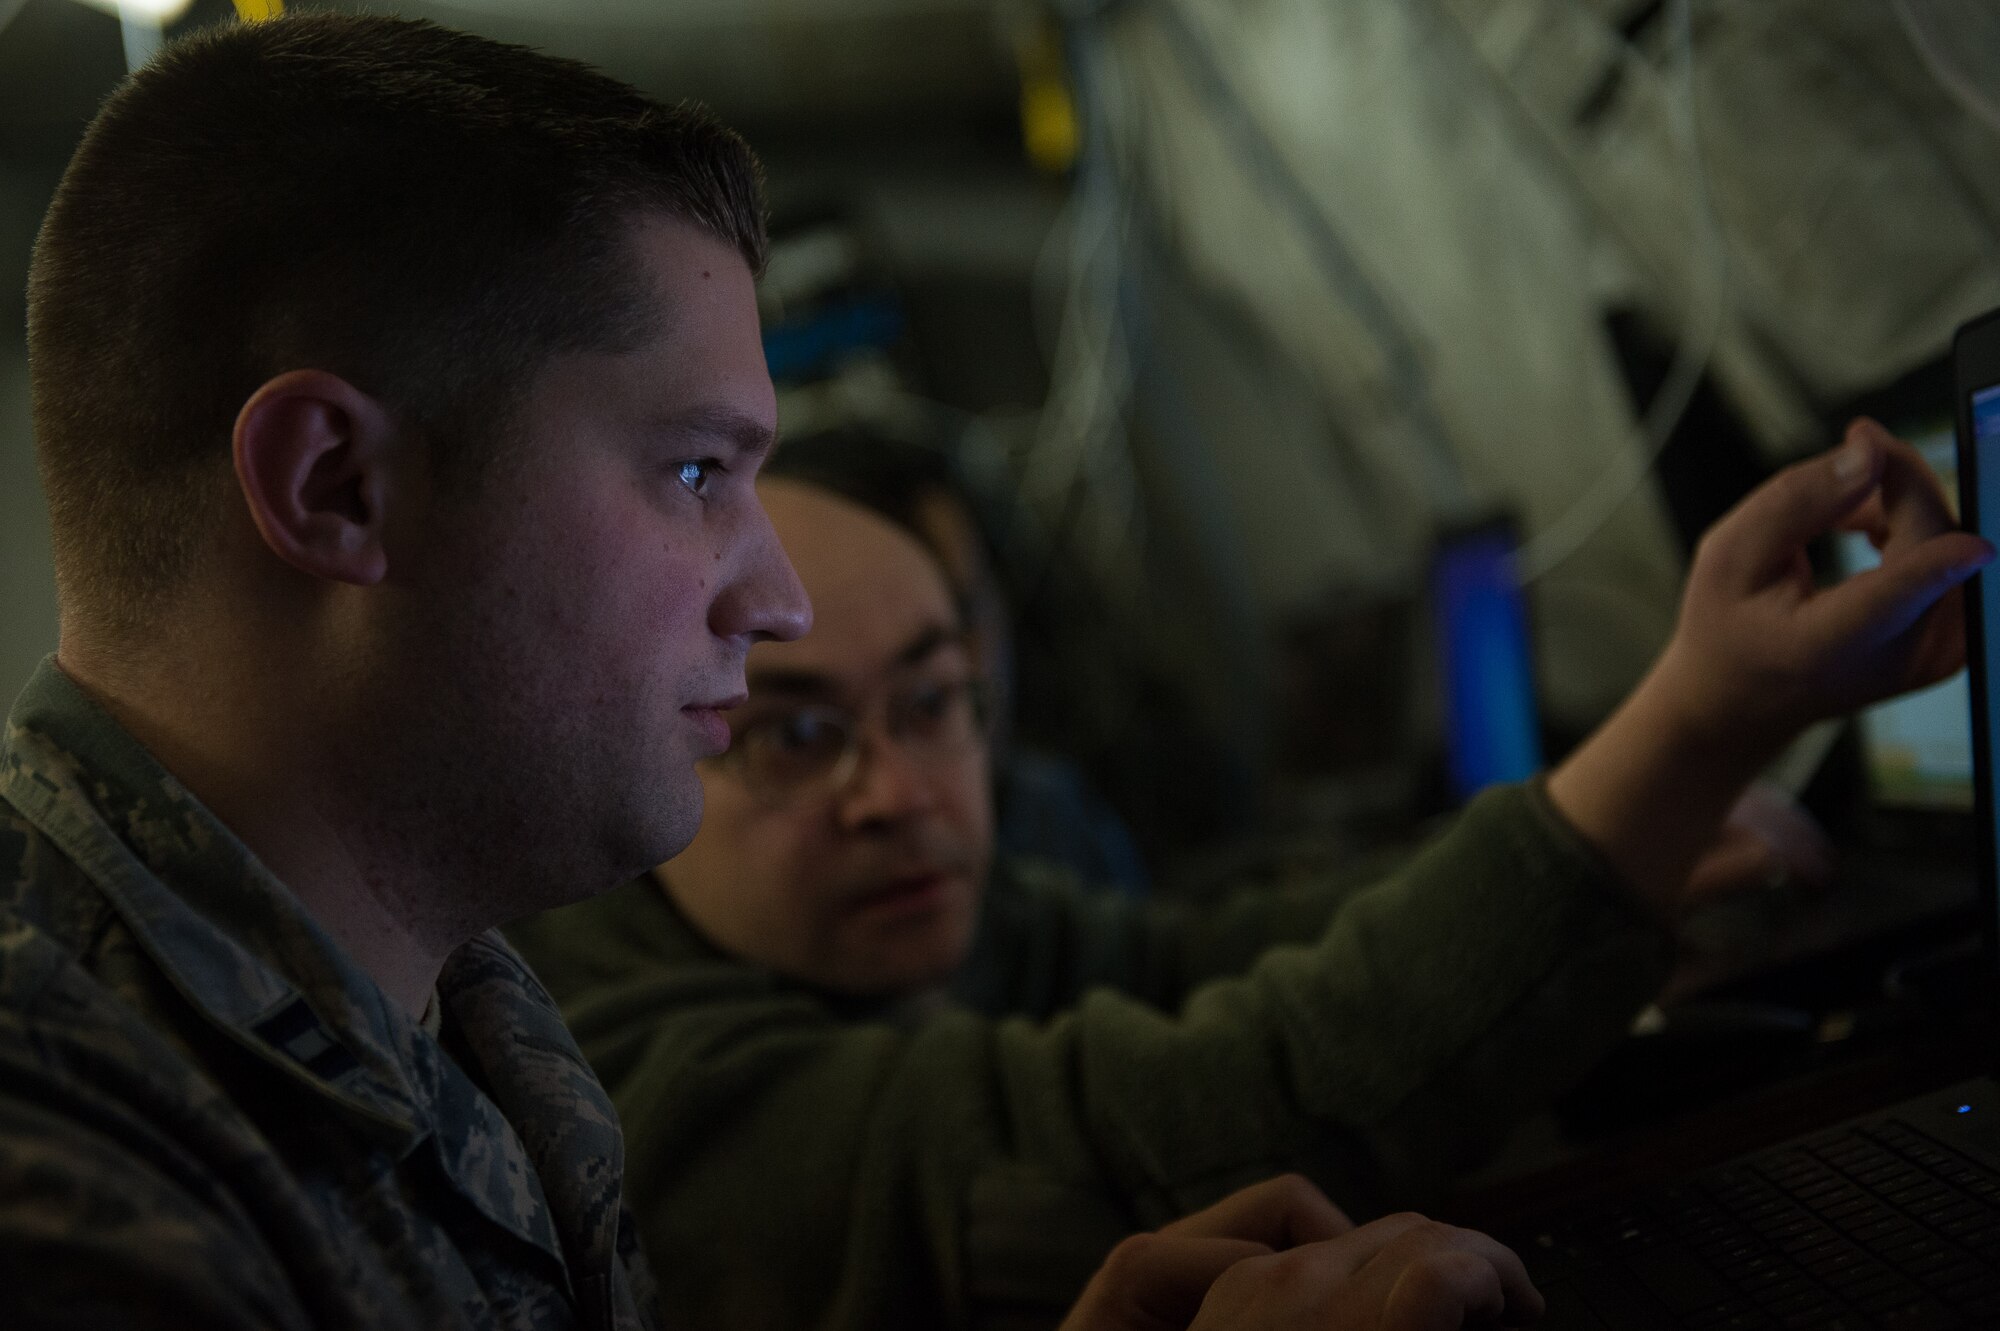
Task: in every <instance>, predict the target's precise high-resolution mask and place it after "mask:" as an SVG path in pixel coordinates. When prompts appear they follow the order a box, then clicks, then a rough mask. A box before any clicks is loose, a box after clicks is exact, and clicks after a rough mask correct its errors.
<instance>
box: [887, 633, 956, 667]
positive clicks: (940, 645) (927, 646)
mask: <svg viewBox="0 0 2000 1331" xmlns="http://www.w3.org/2000/svg"><path fill="white" fill-rule="evenodd" d="M964 641H965V630H964V629H962V628H960V627H958V626H957V625H956V624H953V625H944V624H933V625H931V626H930V627H929V628H926V629H924V630H923V631H922V632H920V633H918V634H917V636H916V637H914V638H912V639H910V641H909V643H908V644H907V645H906V646H905V647H904V648H903V650H902V651H900V652H897V653H896V664H897V665H899V666H913V665H920V664H922V663H923V661H924V660H925V659H926V658H927V657H930V656H932V655H933V654H935V653H937V652H939V651H942V650H943V649H944V648H946V647H954V646H957V645H959V644H960V643H963V642H964Z"/></svg>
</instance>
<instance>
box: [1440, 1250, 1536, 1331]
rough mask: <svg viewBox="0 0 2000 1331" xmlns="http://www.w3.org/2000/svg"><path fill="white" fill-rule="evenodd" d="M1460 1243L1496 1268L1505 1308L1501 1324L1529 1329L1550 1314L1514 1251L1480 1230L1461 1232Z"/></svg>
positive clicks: (1495, 1272)
mask: <svg viewBox="0 0 2000 1331" xmlns="http://www.w3.org/2000/svg"><path fill="white" fill-rule="evenodd" d="M1457 1242H1458V1244H1459V1246H1460V1247H1462V1248H1464V1249H1466V1250H1467V1251H1469V1252H1473V1253H1476V1254H1477V1255H1479V1256H1480V1257H1483V1258H1485V1259H1486V1261H1487V1262H1488V1263H1489V1264H1490V1265H1491V1266H1492V1267H1493V1271H1494V1274H1496V1275H1497V1276H1499V1277H1500V1293H1501V1296H1502V1298H1503V1300H1504V1304H1505V1307H1504V1309H1503V1311H1502V1313H1501V1320H1502V1321H1504V1322H1505V1323H1506V1324H1507V1325H1509V1326H1521V1325H1525V1324H1526V1323H1529V1322H1533V1321H1536V1320H1537V1319H1539V1318H1540V1317H1541V1315H1542V1314H1543V1313H1545V1312H1547V1311H1548V1303H1547V1301H1546V1300H1544V1299H1543V1298H1542V1292H1541V1291H1540V1290H1538V1289H1536V1288H1535V1282H1534V1281H1532V1280H1530V1279H1529V1278H1528V1268H1527V1267H1526V1266H1524V1265H1522V1264H1521V1258H1520V1256H1519V1255H1518V1254H1517V1253H1515V1251H1514V1250H1513V1249H1512V1248H1510V1247H1508V1246H1507V1245H1506V1244H1504V1243H1502V1242H1500V1240H1498V1239H1496V1238H1493V1237H1492V1236H1491V1235H1488V1234H1482V1233H1480V1232H1479V1231H1478V1230H1476V1229H1460V1230H1458V1231H1457Z"/></svg>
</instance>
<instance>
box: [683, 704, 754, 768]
mask: <svg viewBox="0 0 2000 1331" xmlns="http://www.w3.org/2000/svg"><path fill="white" fill-rule="evenodd" d="M746 700H747V695H745V694H741V693H738V694H734V695H732V696H731V697H728V698H724V699H722V700H721V701H719V702H712V703H689V704H688V705H687V706H686V707H683V708H681V713H682V715H684V716H686V717H687V718H688V720H690V721H692V722H694V725H695V730H696V733H697V735H698V737H699V738H700V740H701V742H702V747H703V748H706V749H707V750H709V752H710V753H712V754H719V753H726V752H728V750H729V722H728V720H727V719H726V718H725V717H724V716H723V713H724V712H726V711H728V710H729V709H730V708H732V707H741V706H742V705H743V704H744V702H745V701H746Z"/></svg>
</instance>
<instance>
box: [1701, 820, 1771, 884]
mask: <svg viewBox="0 0 2000 1331" xmlns="http://www.w3.org/2000/svg"><path fill="white" fill-rule="evenodd" d="M1782 869H1783V864H1782V862H1781V861H1780V860H1779V859H1778V856H1777V853H1776V852H1775V851H1774V850H1773V849H1772V847H1771V844H1770V843H1769V842H1767V841H1765V840H1764V838H1763V837H1761V836H1759V835H1757V834H1756V833H1755V832H1752V831H1750V830H1749V829H1748V828H1743V827H1725V828H1724V829H1723V831H1722V836H1721V837H1720V838H1719V839H1718V840H1717V841H1716V842H1715V844H1713V845H1711V846H1710V847H1709V848H1708V849H1707V850H1706V851H1704V852H1702V856H1701V858H1700V859H1699V860H1696V861H1695V865H1694V869H1693V870H1692V871H1691V872H1690V873H1689V874H1688V885H1687V895H1688V898H1689V899H1690V901H1691V902H1692V901H1696V900H1701V901H1705V900H1708V899H1709V898H1712V897H1719V896H1726V895H1728V894H1729V893H1731V892H1747V891H1750V890H1752V889H1754V888H1759V887H1763V886H1765V885H1766V884H1768V883H1769V882H1770V881H1771V879H1772V877H1773V876H1774V875H1776V874H1777V873H1779V872H1780V871H1782Z"/></svg>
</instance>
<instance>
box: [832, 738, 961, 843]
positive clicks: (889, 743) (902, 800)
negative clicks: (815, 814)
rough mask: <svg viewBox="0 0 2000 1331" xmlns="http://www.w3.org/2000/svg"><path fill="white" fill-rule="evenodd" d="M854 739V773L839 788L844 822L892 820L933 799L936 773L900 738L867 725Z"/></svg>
mask: <svg viewBox="0 0 2000 1331" xmlns="http://www.w3.org/2000/svg"><path fill="white" fill-rule="evenodd" d="M858 742H859V743H860V745H861V751H860V753H859V754H858V755H857V757H856V766H855V771H854V774H853V775H852V776H850V777H849V778H848V779H847V784H846V786H845V787H844V788H843V789H842V790H841V792H840V817H841V821H842V823H843V824H844V825H846V826H848V827H864V826H867V825H869V824H872V823H887V822H895V821H898V820H900V819H904V818H908V817H911V816H913V815H915V814H919V813H923V812H926V811H927V810H929V809H930V808H931V807H932V806H933V805H934V804H936V803H937V778H936V773H935V772H934V771H933V770H932V767H931V765H930V764H929V763H927V762H926V761H925V760H924V758H923V756H922V755H921V754H918V753H917V752H915V751H914V750H913V749H912V748H911V747H910V746H909V745H908V744H906V743H904V742H903V740H902V739H900V738H898V737H896V736H893V735H890V734H888V733H887V732H886V731H885V730H883V729H881V728H879V727H872V726H871V727H869V728H868V731H867V733H865V734H864V735H863V736H862V737H861V738H860V740H859V741H858Z"/></svg>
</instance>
